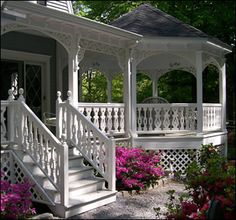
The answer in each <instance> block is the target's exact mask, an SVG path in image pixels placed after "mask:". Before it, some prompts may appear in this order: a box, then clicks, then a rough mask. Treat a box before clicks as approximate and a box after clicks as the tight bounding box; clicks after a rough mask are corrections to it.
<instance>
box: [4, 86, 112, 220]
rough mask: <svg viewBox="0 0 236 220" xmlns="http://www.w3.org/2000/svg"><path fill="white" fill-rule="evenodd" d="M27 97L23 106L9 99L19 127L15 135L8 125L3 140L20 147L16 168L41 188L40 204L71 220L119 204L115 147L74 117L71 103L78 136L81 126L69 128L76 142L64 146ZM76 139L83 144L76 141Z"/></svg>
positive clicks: (15, 154)
mask: <svg viewBox="0 0 236 220" xmlns="http://www.w3.org/2000/svg"><path fill="white" fill-rule="evenodd" d="M22 93H23V91H22V90H21V97H20V98H19V99H18V100H13V99H9V100H8V102H7V101H5V102H4V103H5V104H6V105H5V106H4V107H3V108H2V107H1V111H2V112H3V111H4V112H7V117H8V118H7V120H8V122H9V121H11V118H10V117H11V116H13V115H15V114H13V113H14V110H16V109H17V111H18V114H17V117H18V118H14V121H17V123H16V125H15V126H14V128H13V130H11V129H12V128H10V124H9V123H8V126H5V127H6V133H7V135H6V134H4V135H3V136H1V140H4V141H5V142H12V143H14V148H9V149H10V151H11V154H12V157H13V159H14V163H17V164H18V165H17V169H18V170H20V171H19V172H21V173H23V174H24V176H26V177H28V178H29V179H30V181H31V182H32V183H33V184H35V186H36V187H37V192H38V193H39V194H40V198H41V201H39V202H42V203H46V204H47V205H48V206H49V208H50V209H51V210H52V212H53V213H54V215H56V216H59V217H62V218H68V217H70V216H74V215H77V214H80V213H83V212H85V211H88V210H91V209H94V208H97V207H99V206H102V205H106V204H108V203H111V202H114V201H116V191H115V169H114V168H115V164H114V156H115V155H114V141H113V140H111V139H109V138H107V137H106V136H104V135H103V134H102V133H101V132H100V131H99V130H98V129H97V128H96V127H94V125H93V124H92V123H91V122H90V121H89V120H88V119H86V117H84V116H83V115H82V114H81V113H79V112H78V111H74V109H73V107H72V106H70V108H71V109H70V110H72V111H73V115H69V105H70V103H64V104H68V106H67V107H68V108H67V109H66V112H67V117H70V116H72V117H73V118H76V119H77V120H78V121H77V122H76V126H77V128H76V129H77V130H76V132H75V124H74V123H71V124H69V123H67V125H66V126H67V128H66V129H68V130H69V131H70V132H71V133H72V136H70V138H69V134H70V133H67V134H66V135H63V134H61V137H62V142H60V141H59V140H58V139H57V138H56V137H55V136H54V135H53V134H52V133H51V132H50V130H48V129H47V127H46V126H45V125H44V124H42V123H41V121H40V120H39V119H37V118H36V116H35V114H34V113H33V112H32V111H31V110H30V109H29V108H28V106H27V105H26V104H25V103H24V99H23V97H22ZM10 95H11V94H10ZM7 103H8V104H7ZM64 107H65V106H64ZM64 110H65V108H64ZM72 111H71V112H72ZM3 116H4V114H3ZM3 118H4V117H3ZM12 121H13V120H12ZM1 122H4V123H5V121H4V120H3V121H1ZM1 126H2V124H1ZM69 126H71V127H69ZM61 131H62V130H61ZM75 133H76V134H77V135H79V136H78V137H79V138H75V136H73V134H75ZM92 134H93V135H92ZM1 135H2V134H1ZM6 137H7V139H8V138H9V140H6ZM65 138H66V139H65ZM94 140H96V141H94ZM66 141H67V143H69V147H68V144H67V143H66ZM72 146H73V147H72ZM108 156H109V157H108ZM85 160H86V161H85ZM85 164H86V165H85ZM11 166H13V165H11ZM11 173H14V172H11ZM95 173H96V175H95ZM16 182H17V181H16Z"/></svg>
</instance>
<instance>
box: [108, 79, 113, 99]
mask: <svg viewBox="0 0 236 220" xmlns="http://www.w3.org/2000/svg"><path fill="white" fill-rule="evenodd" d="M107 101H108V102H110V103H111V102H112V77H110V76H109V77H107Z"/></svg>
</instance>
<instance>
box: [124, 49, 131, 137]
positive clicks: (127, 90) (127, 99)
mask: <svg viewBox="0 0 236 220" xmlns="http://www.w3.org/2000/svg"><path fill="white" fill-rule="evenodd" d="M123 102H124V103H125V133H126V135H127V134H128V132H129V131H130V130H131V72H130V58H129V53H128V52H127V54H126V59H125V63H124V88H123Z"/></svg>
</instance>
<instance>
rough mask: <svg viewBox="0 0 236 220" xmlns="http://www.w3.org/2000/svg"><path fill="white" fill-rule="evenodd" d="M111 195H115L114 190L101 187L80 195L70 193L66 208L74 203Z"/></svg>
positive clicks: (89, 201)
mask: <svg viewBox="0 0 236 220" xmlns="http://www.w3.org/2000/svg"><path fill="white" fill-rule="evenodd" d="M112 195H116V191H110V190H107V189H102V190H99V191H96V192H90V193H87V194H84V195H80V196H74V195H72V196H70V198H69V205H68V208H69V207H72V206H75V205H79V204H86V203H91V202H94V201H96V200H99V199H102V198H105V197H108V196H112Z"/></svg>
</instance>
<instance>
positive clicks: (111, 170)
mask: <svg viewBox="0 0 236 220" xmlns="http://www.w3.org/2000/svg"><path fill="white" fill-rule="evenodd" d="M109 141H110V143H109V145H108V189H109V190H111V191H115V190H116V143H115V140H114V138H113V137H112V138H111V139H110V140H109Z"/></svg>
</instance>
